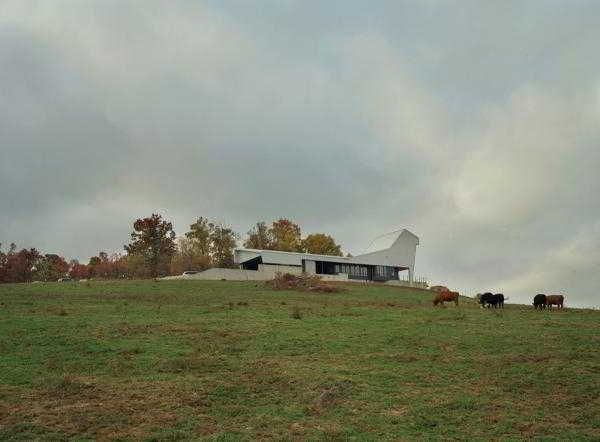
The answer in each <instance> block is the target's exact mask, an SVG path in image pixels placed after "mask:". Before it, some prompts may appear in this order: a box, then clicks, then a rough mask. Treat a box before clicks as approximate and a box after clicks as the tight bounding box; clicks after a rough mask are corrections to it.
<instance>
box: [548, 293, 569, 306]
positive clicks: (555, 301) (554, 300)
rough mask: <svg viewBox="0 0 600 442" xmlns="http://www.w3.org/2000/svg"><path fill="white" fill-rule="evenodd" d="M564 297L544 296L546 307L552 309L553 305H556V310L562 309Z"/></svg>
mask: <svg viewBox="0 0 600 442" xmlns="http://www.w3.org/2000/svg"><path fill="white" fill-rule="evenodd" d="M564 300H565V297H564V296H563V295H547V296H546V307H548V308H549V309H552V306H553V305H556V306H557V307H558V308H563V302H564Z"/></svg>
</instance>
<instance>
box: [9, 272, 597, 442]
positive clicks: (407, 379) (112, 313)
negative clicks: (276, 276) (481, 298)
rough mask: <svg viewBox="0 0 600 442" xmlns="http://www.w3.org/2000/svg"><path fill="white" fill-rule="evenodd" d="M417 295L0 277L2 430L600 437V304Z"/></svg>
mask: <svg viewBox="0 0 600 442" xmlns="http://www.w3.org/2000/svg"><path fill="white" fill-rule="evenodd" d="M432 298H433V295H432V294H431V293H425V292H423V291H421V290H413V289H404V288H396V287H386V286H364V285H354V286H349V287H348V290H347V291H346V292H343V293H335V294H312V293H300V292H291V291H271V290H268V289H265V288H264V286H263V285H262V284H261V283H236V282H221V281H216V282H208V281H160V282H154V281H128V282H102V281H93V282H89V283H72V284H58V283H48V284H15V285H0V439H1V440H28V441H29V440H65V439H69V440H96V439H99V440H156V441H158V440H257V439H258V440H260V439H277V440H281V439H283V440H299V441H300V440H398V439H400V440H410V439H462V440H494V439H496V440H500V439H502V440H506V439H510V440H521V439H531V438H534V439H543V440H599V439H600V382H599V379H600V352H598V348H599V347H600V312H598V311H592V310H575V309H570V308H568V298H567V308H565V309H564V310H562V311H547V310H544V311H539V310H534V309H533V307H532V306H531V305H528V306H522V305H510V304H507V305H506V306H505V308H504V309H503V310H500V309H498V310H494V309H480V308H478V306H477V305H475V303H474V302H473V301H472V300H465V299H464V298H461V299H460V305H459V306H458V307H456V306H454V304H448V305H447V306H446V307H445V308H441V307H433V306H432V303H431V300H432Z"/></svg>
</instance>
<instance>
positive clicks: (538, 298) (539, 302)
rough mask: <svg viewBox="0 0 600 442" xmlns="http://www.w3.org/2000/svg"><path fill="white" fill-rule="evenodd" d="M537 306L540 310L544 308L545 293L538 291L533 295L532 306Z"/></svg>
mask: <svg viewBox="0 0 600 442" xmlns="http://www.w3.org/2000/svg"><path fill="white" fill-rule="evenodd" d="M538 307H539V309H540V310H542V309H543V308H546V295H544V294H543V293H538V294H537V295H535V296H534V297H533V308H535V309H536V310H537V309H538Z"/></svg>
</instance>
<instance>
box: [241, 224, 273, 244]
mask: <svg viewBox="0 0 600 442" xmlns="http://www.w3.org/2000/svg"><path fill="white" fill-rule="evenodd" d="M244 247H246V248H247V249H260V250H270V249H271V247H272V240H271V235H270V232H269V227H268V226H267V224H266V223H265V222H264V221H259V222H257V223H256V224H255V225H254V226H252V229H250V230H249V231H248V239H246V241H245V242H244Z"/></svg>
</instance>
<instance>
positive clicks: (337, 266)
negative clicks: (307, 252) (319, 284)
mask: <svg viewBox="0 0 600 442" xmlns="http://www.w3.org/2000/svg"><path fill="white" fill-rule="evenodd" d="M316 272H317V274H320V275H337V274H338V273H346V274H348V279H363V280H374V281H389V280H390V279H398V269H397V268H396V267H391V266H373V265H363V264H342V263H330V262H323V261H317V262H316Z"/></svg>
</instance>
